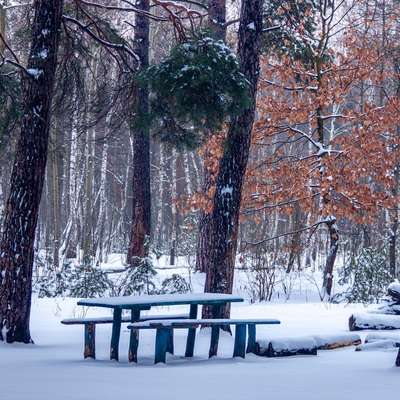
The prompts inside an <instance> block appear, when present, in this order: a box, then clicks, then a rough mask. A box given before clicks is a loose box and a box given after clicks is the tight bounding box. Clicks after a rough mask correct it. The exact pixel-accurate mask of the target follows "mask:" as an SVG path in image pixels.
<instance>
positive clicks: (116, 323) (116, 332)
mask: <svg viewBox="0 0 400 400" xmlns="http://www.w3.org/2000/svg"><path fill="white" fill-rule="evenodd" d="M121 317H122V309H120V308H114V314H113V326H112V333H111V347H110V360H117V361H118V358H119V352H118V351H119V336H120V333H121Z"/></svg>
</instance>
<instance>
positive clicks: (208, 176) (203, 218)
mask: <svg viewBox="0 0 400 400" xmlns="http://www.w3.org/2000/svg"><path fill="white" fill-rule="evenodd" d="M208 19H209V21H208V25H209V26H210V29H211V31H212V32H213V34H214V37H215V38H216V39H221V40H225V36H226V27H225V22H226V0H210V1H209V3H208ZM209 157H211V154H210V153H208V152H205V154H204V156H203V184H202V191H203V193H208V191H209V190H210V188H211V187H212V186H213V184H214V179H213V174H212V171H211V170H210V168H208V167H207V159H208V158H209ZM210 221H211V215H210V214H209V213H208V212H207V211H205V210H204V209H201V210H200V213H199V234H198V240H197V248H196V271H199V272H206V265H207V262H208V260H207V247H208V240H209V239H210V229H211V227H210V225H211V224H210Z"/></svg>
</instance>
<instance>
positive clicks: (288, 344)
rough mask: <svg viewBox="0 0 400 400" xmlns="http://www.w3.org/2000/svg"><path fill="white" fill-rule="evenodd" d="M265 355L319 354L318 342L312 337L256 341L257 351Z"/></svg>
mask: <svg viewBox="0 0 400 400" xmlns="http://www.w3.org/2000/svg"><path fill="white" fill-rule="evenodd" d="M255 353H256V354H257V355H259V356H264V357H287V356H295V355H315V356H316V355H317V344H316V343H315V340H314V339H313V338H311V337H293V338H282V339H273V340H270V341H265V340H259V341H258V342H257V343H256V352H255Z"/></svg>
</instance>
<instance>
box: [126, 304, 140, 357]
mask: <svg viewBox="0 0 400 400" xmlns="http://www.w3.org/2000/svg"><path fill="white" fill-rule="evenodd" d="M138 321H140V310H138V309H133V310H132V311H131V322H132V323H133V322H138ZM138 348H139V330H138V329H132V330H131V334H130V337H129V349H128V361H129V362H135V363H137V361H138Z"/></svg>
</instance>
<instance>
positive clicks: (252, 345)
mask: <svg viewBox="0 0 400 400" xmlns="http://www.w3.org/2000/svg"><path fill="white" fill-rule="evenodd" d="M247 333H248V339H247V349H246V353H255V351H256V324H248V325H247Z"/></svg>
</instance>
